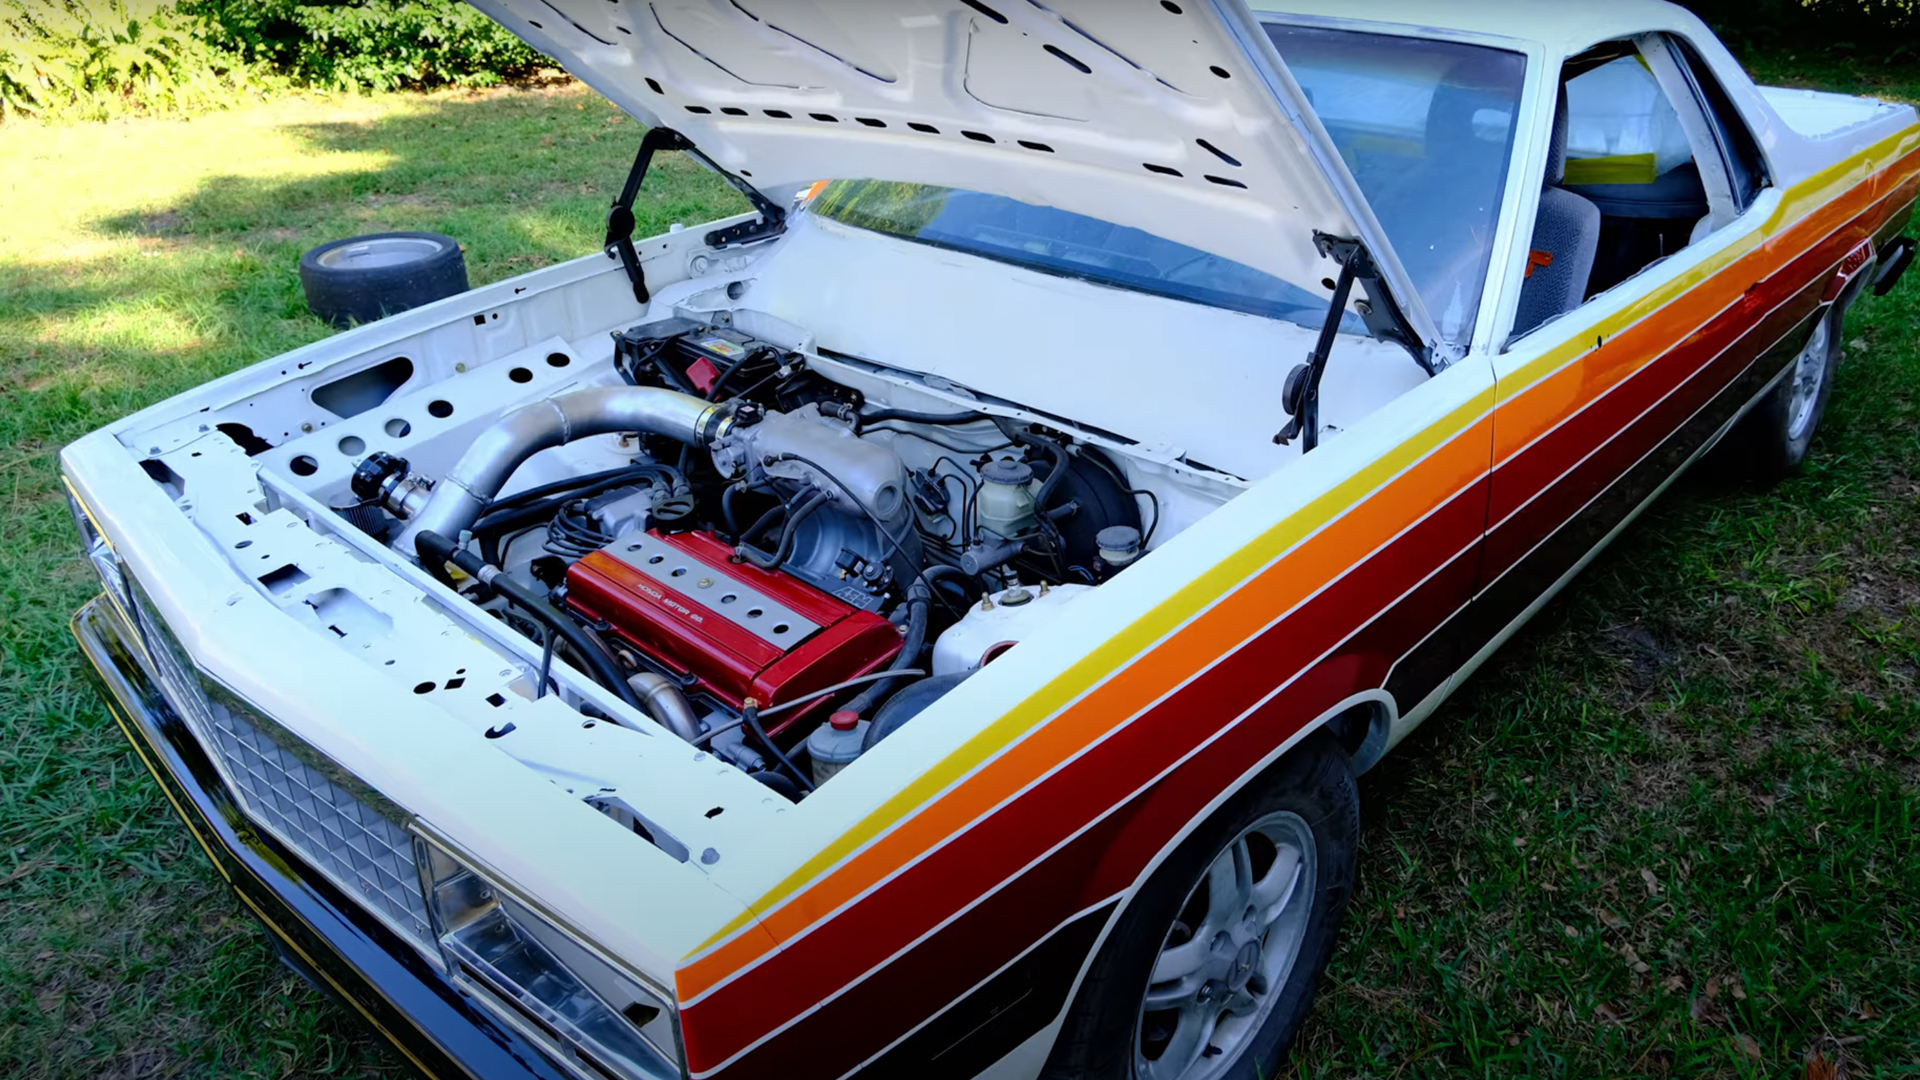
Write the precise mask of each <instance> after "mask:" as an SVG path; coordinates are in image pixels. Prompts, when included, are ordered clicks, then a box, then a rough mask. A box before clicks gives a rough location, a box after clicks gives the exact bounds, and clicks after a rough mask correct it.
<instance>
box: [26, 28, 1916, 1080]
mask: <svg viewBox="0 0 1920 1080" xmlns="http://www.w3.org/2000/svg"><path fill="white" fill-rule="evenodd" d="M475 2H476V4H477V5H478V6H479V7H480V8H481V9H482V10H484V11H486V12H487V13H488V14H490V15H492V16H493V17H494V18H496V19H498V20H499V21H500V22H502V23H503V24H505V25H506V26H507V27H509V28H510V29H511V30H513V31H514V32H515V33H517V34H519V35H520V36H521V37H523V38H525V39H526V40H527V41H528V42H529V43H531V44H532V45H533V46H535V47H536V48H539V49H540V50H542V51H544V52H546V53H547V54H549V55H551V56H553V57H556V58H557V59H559V60H560V61H561V62H562V63H564V64H565V65H566V66H567V68H568V69H569V70H570V71H572V72H573V73H574V74H575V75H577V76H578V77H579V78H581V79H582V80H584V81H585V82H587V83H588V84H590V85H592V86H593V87H595V88H596V89H598V90H599V91H600V92H602V93H604V94H605V95H606V96H607V97H609V98H611V99H612V100H613V101H614V102H615V103H617V104H618V105H620V106H621V107H622V108H624V109H625V110H627V111H628V112H629V113H631V114H632V115H634V116H635V117H637V118H639V119H640V120H641V121H643V122H644V123H646V124H647V125H649V126H650V127H651V128H652V130H651V132H650V134H649V135H648V136H647V139H646V144H645V147H644V148H643V150H642V152H641V154H640V159H639V160H638V161H637V162H636V166H635V169H634V172H633V175H632V176H631V177H629V178H628V183H627V185H626V190H625V192H624V194H623V196H622V197H621V199H620V200H618V201H617V202H616V205H615V208H614V210H613V212H612V214H611V215H610V218H609V233H608V244H607V250H606V251H605V252H598V253H589V254H586V255H585V256H584V257H583V258H581V259H579V260H577V261H574V262H570V263H567V264H564V265H561V266H556V267H553V268H550V269H546V270H542V271H538V272H536V273H532V274H528V275H525V276H523V277H519V278H515V279H513V280H510V281H505V282H501V283H498V284H494V285H489V286H486V287H484V288H480V289H476V290H473V291H470V292H465V293H462V294H459V295H457V296H454V297H451V298H448V299H445V300H442V301H439V302H436V303H433V304H430V305H428V306H425V307H420V308H417V309H414V310H410V311H405V312H402V313H400V314H395V315H392V316H390V317H388V318H385V319H383V320H380V321H378V322H375V323H372V324H369V325H365V326H361V327H358V328H356V329H353V330H350V331H348V332H346V333H342V334H340V335H338V336H336V337H333V338H330V339H328V340H326V341H322V342H319V343H317V344H315V345H312V346H310V347H307V348H304V349H300V350H297V351H295V352H293V353H290V354H288V355H286V356H281V357H276V358H272V359H266V360H262V362H261V363H259V364H257V365H254V366H252V367H249V368H247V369H246V370H244V371H240V372H237V373H235V374H233V375H231V376H229V377H227V378H224V379H221V380H219V381H217V382H214V383H211V384H209V385H207V386H204V387H201V388H199V389H197V390H195V391H193V392H191V393H188V394H185V395H182V396H180V397H177V398H174V399H172V400H169V401H166V402H163V403H161V404H158V405H156V406H154V407H152V408H150V409H147V410H145V411H143V412H140V413H138V414H137V415H134V416H131V417H128V418H127V419H125V420H122V421H120V422H118V423H116V424H113V425H111V426H110V427H108V428H106V429H104V430H102V431H99V432H96V433H94V434H92V435H90V436H88V437H86V438H84V439H82V440H80V441H79V442H76V443H75V444H73V445H72V446H69V447H67V448H66V450H65V452H64V454H63V455H62V462H63V467H64V470H65V475H66V477H67V480H68V482H69V485H70V487H71V491H72V495H73V499H74V504H75V508H76V515H75V516H76V519H77V521H78V522H79V525H80V528H81V530H82V532H83V534H84V537H85V540H86V544H87V550H88V553H89V555H90V556H91V558H92V560H93V563H94V565H95V566H96V567H97V568H98V569H99V572H100V575H101V578H102V581H103V584H104V590H105V592H104V595H103V596H102V598H101V599H99V600H97V601H95V602H94V603H92V604H90V605H89V606H88V607H87V608H86V609H84V610H83V611H82V612H81V613H80V614H79V615H78V616H77V617H76V622H75V627H76V631H77V634H78V636H79V639H80V641H81V644H82V646H83V648H84V649H85V650H86V652H87V653H88V655H89V656H90V657H91V658H92V659H93V660H94V662H95V664H96V666H97V667H98V669H99V670H100V673H101V676H102V679H103V681H104V682H105V683H106V685H107V688H108V690H109V699H110V700H111V702H112V703H113V704H114V706H115V712H116V715H117V716H118V717H119V718H120V719H121V722H122V724H123V725H124V726H125V728H126V730H127V734H128V736H129V737H130V738H131V739H132V740H133V742H134V744H135V745H136V747H138V748H139V749H140V751H141V753H142V754H143V756H144V757H145V758H146V760H147V762H148V764H149V765H150V766H152V768H153V771H154V773H155V775H156V776H157V777H158V778H159V781H160V783H161V784H162V785H163V786H164V787H165V788H166V789H167V791H168V793H169V794H170V796H171V797H172V798H173V799H174V801H175V803H176V805H177V806H178V807H179V808H180V810H181V812H182V815H183V816H184V817H185V818H186V819H187V820H188V823H189V824H190V825H191V826H192V827H193V829H194V831H195V832H196V834H197V835H198V836H199V837H200V838H201V840H202V842H203V844H204V845H205V847H206V849H207V851H208V853H209V855H210V856H211V857H212V858H213V860H214V862H215V863H216V865H217V866H218V867H219V868H220V870H221V872H222V873H223V874H225V875H226V876H227V877H228V878H229V879H230V880H231V881H232V883H233V885H234V887H235V888H236V890H237V891H238V892H239V894H240V895H241V897H242V898H243V899H244V900H245V901H246V903H247V904H248V905H249V906H250V907H251V908H252V909H253V910H254V911H255V912H256V913H258V914H259V916H260V917H261V918H262V919H263V920H264V921H265V922H266V923H267V925H268V926H269V927H270V928H271V929H272V931H273V932H274V934H275V936H276V937H277V938H278V939H279V940H280V941H281V942H282V943H283V946H284V948H285V950H286V951H287V953H288V955H289V957H290V959H291V960H292V962H294V963H295V964H296V966H300V967H301V968H302V969H303V970H306V971H307V972H308V973H309V974H310V975H312V976H313V977H314V978H315V979H317V980H318V981H320V982H322V983H323V984H325V985H328V986H329V987H331V988H332V989H333V990H335V991H337V992H338V993H339V994H340V996H341V997H343V998H344V999H345V1000H346V1001H348V1002H349V1003H351V1004H352V1005H353V1006H354V1007H355V1008H357V1009H359V1010H360V1011H362V1012H363V1013H364V1014H365V1015H366V1017H367V1019H368V1021H369V1022H370V1023H372V1024H373V1025H375V1026H376V1027H377V1028H379V1030H380V1031H381V1032H383V1033H384V1034H385V1035H386V1036H388V1037H389V1038H390V1039H391V1040H392V1041H393V1042H394V1044H395V1045H396V1046H398V1047H399V1048H400V1050H401V1051H402V1052H403V1053H405V1054H406V1055H407V1056H408V1057H409V1059H410V1060H411V1061H412V1062H413V1063H414V1064H416V1065H417V1066H418V1067H419V1068H420V1069H421V1070H422V1071H424V1072H426V1073H428V1074H430V1075H435V1076H442V1077H450V1076H460V1075H471V1076H475V1077H488V1078H492V1077H523V1076H540V1077H552V1076H568V1077H575V1078H605V1077H614V1078H621V1080H638V1078H654V1077H672V1076H691V1077H709V1076H716V1075H719V1076H725V1077H727V1078H729V1080H732V1078H749V1077H781V1078H786V1080H792V1078H796V1077H816V1076H817V1077H828V1078H831V1077H840V1076H845V1075H849V1074H854V1073H860V1074H863V1075H875V1076H913V1077H945V1076H952V1077H967V1076H991V1077H996V1078H1030V1077H1038V1076H1049V1077H1087V1078H1100V1080H1106V1078H1119V1077H1132V1078H1139V1080H1173V1078H1181V1080H1208V1078H1212V1077H1234V1078H1248V1077H1253V1076H1260V1075H1269V1076H1270V1075H1274V1074H1275V1072H1276V1070H1277V1069H1278V1068H1279V1067H1280V1065H1279V1062H1280V1059H1281V1055H1282V1054H1283V1053H1284V1051H1285V1049H1286V1047H1287V1045H1288V1043H1289V1042H1290V1040H1291V1039H1292V1038H1293V1036H1294V1033H1295V1032H1296V1031H1297V1030H1298V1027H1299V1025H1300V1023H1301V1021H1302V1019H1303V1018H1304V1017H1305V1015H1306V1013H1307V1010H1308V1007H1309V1005H1310V1003H1311V1000H1312V996H1313V992H1314V988H1315V986H1316V983H1317V981H1318V979H1319V977H1320V973H1321V971H1322V969H1323V968H1324V966H1325V965H1326V962H1327V959H1328V957H1329V955H1330V953H1331V951H1332V948H1333V944H1334V941H1335V937H1336V933H1337V931H1338V929H1339V925H1340V920H1341V916H1342V912H1343V910H1344V907H1345V904H1346V901H1347V897H1348V895H1349V893H1350V890H1351V888H1352V883H1353V880H1354V872H1355V855H1356V843H1357V836H1356V834H1357V830H1358V804H1357V794H1356V790H1355V785H1354V776H1355V775H1356V774H1357V773H1359V772H1361V771H1364V770H1365V769H1367V768H1368V767H1369V766H1371V765H1372V764H1373V763H1374V762H1375V761H1377V760H1378V759H1379V758H1380V756H1381V755H1382V754H1384V753H1386V752H1387V751H1388V750H1389V749H1391V748H1392V747H1393V746H1394V744H1396V743H1397V742H1399V741H1400V740H1401V739H1402V738H1403V737H1404V736H1405V735H1406V734H1407V732H1408V731H1410V730H1411V729H1412V728H1413V727H1415V726H1416V725H1418V724H1419V723H1420V722H1421V721H1422V720H1424V719H1425V718H1427V717H1428V716H1430V715H1431V714H1432V713H1433V711H1434V710H1435V709H1436V708H1437V707H1438V706H1439V705H1440V703H1441V702H1442V701H1444V700H1445V699H1446V697H1447V695H1448V694H1449V693H1450V692H1451V691H1452V690H1453V689H1455V688H1456V687H1458V686H1459V685H1460V683H1461V681H1462V680H1463V679H1465V678H1466V677H1467V676H1468V674H1469V673H1471V672H1472V671H1473V669H1474V668H1475V667H1476V666H1478V665H1479V664H1480V663H1481V662H1482V661H1484V660H1485V659H1486V657H1487V656H1488V655H1489V654H1490V653H1491V652H1492V651H1493V650H1494V649H1495V648H1496V647H1497V646H1498V645H1499V644H1500V643H1501V642H1503V641H1505V640H1506V639H1507V638H1508V637H1509V636H1510V635H1511V634H1512V633H1513V632H1514V631H1515V630H1516V629H1517V628H1518V627H1519V626H1520V625H1521V624H1522V623H1523V622H1524V621H1525V620H1526V618H1527V617H1528V616H1529V615H1531V614H1532V613H1533V612H1534V611H1536V610H1537V609H1538V608H1539V607H1540V606H1541V605H1542V604H1544V603H1545V602H1546V600H1547V599H1548V598H1549V597H1550V596H1551V595H1552V594H1553V593H1554V592H1555V591H1556V590H1557V589H1558V588H1560V587H1561V586H1562V585H1564V584H1565V582H1566V581H1567V580H1569V579H1570V578H1571V577H1572V575H1573V574H1574V573H1575V572H1577V571H1578V570H1579V568H1580V567H1582V566H1584V565H1585V564H1586V562H1587V561H1588V560H1590V559H1591V558H1592V557H1593V555H1594V554H1595V553H1596V552H1597V551H1598V550H1599V549H1600V548H1601V547H1602V546H1604V544H1605V543H1606V542H1607V541H1608V540H1609V539H1611V538H1612V537H1613V536H1614V535H1616V534H1617V533H1618V532H1619V531H1620V530H1621V529H1623V528H1624V527H1625V526H1626V525H1627V524H1628V522H1630V521H1631V520H1632V518H1633V517H1634V515H1635V514H1636V513H1637V512H1638V511H1639V510H1640V509H1641V508H1642V507H1644V506H1645V505H1646V504H1647V502H1648V501H1649V500H1651V499H1652V498H1653V497H1654V496H1655V495H1657V494H1658V493H1659V492H1660V491H1661V490H1663V489H1664V487H1665V486H1666V485H1667V484H1668V483H1669V482H1671V480H1672V479H1673V477H1674V476H1675V475H1676V474H1677V473H1678V471H1679V470H1680V469H1681V468H1683V467H1684V466H1685V465H1686V464H1688V463H1689V462H1691V461H1693V460H1694V459H1695V458H1697V457H1698V456H1699V455H1700V454H1702V453H1704V452H1705V451H1706V450H1707V449H1708V448H1709V447H1710V446H1712V445H1713V444H1715V443H1716V442H1718V441H1720V440H1722V439H1723V438H1731V439H1739V440H1742V441H1743V442H1744V444H1745V447H1746V450H1745V452H1746V455H1747V458H1748V460H1750V461H1751V462H1752V464H1753V465H1754V467H1755V468H1756V469H1760V470H1763V471H1765V472H1768V473H1773V474H1777V473H1779V472H1782V471H1784V470H1786V469H1789V468H1791V467H1793V466H1794V465H1796V464H1798V462H1799V461H1800V460H1801V459H1802V458H1803V457H1804V456H1805V455H1806V453H1807V452H1808V447H1809V444H1810V442H1811V440H1812V438H1813V434H1814V430H1815V427H1816V426H1817V424H1818V422H1819V418H1820V414H1821V412H1822V410H1823V408H1824V406H1825V402H1826V397H1827V393H1828V388H1829V386H1830V382H1831V371H1832V365H1833V361H1834V356H1835V351H1836V350H1835V342H1836V341H1837V340H1838V339H1839V336H1840V333H1839V331H1840V325H1841V319H1842V318H1843V316H1844V313H1845V310H1846V308H1847V306H1848V305H1849V304H1850V303H1851V302H1852V301H1853V300H1854V299H1855V298H1856V297H1857V296H1859V295H1860V294H1861V292H1862V291H1863V290H1865V289H1867V288H1869V287H1873V288H1879V289H1882V290H1884V289H1886V288H1890V287H1892V285H1893V284H1894V282H1895V281H1897V280H1898V278H1899V277H1900V274H1901V272H1902V271H1903V270H1904V269H1905V268H1906V265H1907V264H1908V263H1909V262H1910V261H1911V260H1912V255H1913V244H1912V242H1911V241H1909V240H1903V239H1901V238H1900V234H1901V230H1902V229H1903V228H1904V227H1905V224H1906V222H1907V221H1908V219H1909V217H1910V215H1911V211H1912V205H1913V201H1914V196H1915V191H1916V186H1920V124H1916V117H1915V114H1914V111H1913V110H1912V109H1910V108H1905V107H1896V106H1890V105H1883V104H1880V103H1878V102H1873V101H1866V100H1861V99H1855V98H1846V97H1839V96H1835V95H1827V94H1815V93H1808V92H1799V91H1783V90H1770V89H1759V88H1756V87H1754V86H1753V85H1752V83H1751V82H1750V81H1749V80H1748V79H1747V77H1746V76H1745V75H1744V74H1743V73H1742V72H1741V70H1740V68H1739V67H1738V65H1737V64H1736V63H1735V62H1734V61H1733V59H1732V58H1731V57H1730V56H1729V55H1728V54H1727V52H1726V50H1725V49H1724V48H1722V47H1721V46H1720V44H1719V43H1718V42H1716V41H1715V40H1714V38H1713V37H1712V35H1711V34H1710V33H1709V32H1708V31H1707V30H1706V28H1705V27H1704V26H1702V25H1701V23H1700V22H1699V21H1697V20H1696V19H1694V18H1693V17H1692V16H1690V15H1687V14H1686V13H1684V12H1683V11H1681V10H1679V9H1677V8H1674V7H1671V6H1668V5H1665V4H1659V3H1651V2H1646V0H1626V2H1614V3H1605V4H1591V5H1580V6H1575V5H1569V4H1546V3H1538V4H1535V3H1523V2H1519V0H1489V2H1486V3H1477V4H1473V5H1455V4H1441V3H1414V2H1411V0H1389V2H1386V3H1380V4H1373V5H1367V6H1364V7H1358V8H1356V7H1353V6H1352V5H1343V4H1334V3H1331V2H1330V0H1304V2H1299V3H1276V4H1273V5H1269V4H1267V3H1257V4H1256V5H1255V9H1257V10H1255V9H1249V8H1248V7H1246V6H1243V5H1242V4H1241V3H1240V2H1238V0H1151V2H1148V0H1129V2H1116V0H1051V2H1050V3H1049V4H1047V5H1042V4H1040V3H1037V2H1031V0H900V2H897V3H886V4H881V3H878V2H875V3H857V2H854V0H844V2H840V0H819V2H814V3H803V2H800V0H652V2H644V0H617V2H616V0H475ZM1270 6H1271V7H1274V8H1282V7H1283V8H1284V10H1268V8H1269V7H1270ZM662 150H684V151H686V152H688V153H691V154H694V155H695V156H696V157H698V158H699V159H700V160H702V161H704V162H705V163H707V164H708V165H710V166H712V167H713V168H715V169H716V170H719V171H721V172H722V173H723V174H724V175H726V176H727V177H728V178H729V179H730V180H731V181H732V182H733V183H734V184H735V185H736V186H737V187H739V188H740V189H741V190H742V191H743V192H745V193H747V194H748V195H749V197H750V198H751V199H753V200H754V202H755V205H756V206H757V208H758V210H757V212H756V213H754V214H751V215H747V216H743V217H741V218H736V219H733V220H729V221H724V222H719V223H715V224H713V225H708V226H701V227H696V228H687V229H676V230H675V231H673V232H671V233H669V234H667V235H665V236H657V237H652V238H646V239H636V238H633V237H632V236H631V230H632V221H633V218H632V214H631V212H630V206H631V203H632V199H633V197H634V194H635V191H636V189H637V188H638V186H639V185H640V184H641V183H642V181H643V179H644V174H645V171H646V167H647V164H648V159H649V157H650V155H651V154H652V153H654V152H656V151H662ZM573 179H594V178H586V177H576V178H573ZM597 179H600V180H603V181H605V182H607V183H608V184H609V186H611V185H612V184H613V183H617V182H618V180H619V178H618V177H603V178H597ZM370 250H371V249H370ZM372 254H373V255H380V253H379V252H372ZM387 255H390V256H392V258H393V259H394V260H398V261H404V259H405V251H404V250H401V249H395V250H394V251H391V252H387V253H386V255H381V259H384V258H386V256H387ZM381 259H375V260H374V261H376V262H378V261H381Z"/></svg>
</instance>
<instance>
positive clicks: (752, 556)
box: [733, 491, 833, 570]
mask: <svg viewBox="0 0 1920 1080" xmlns="http://www.w3.org/2000/svg"><path fill="white" fill-rule="evenodd" d="M832 501H833V493H832V492H828V491H818V492H815V493H814V495H813V497H812V498H810V499H808V500H807V501H806V502H804V503H802V504H800V509H798V510H795V511H794V512H793V516H792V517H790V518H788V519H787V524H786V527H785V528H783V529H781V530H780V544H779V546H777V547H775V548H774V549H773V556H772V557H771V558H769V557H767V556H766V555H763V554H761V553H760V552H759V551H758V550H757V549H755V548H751V547H748V546H747V545H746V544H744V543H742V544H740V545H739V546H738V547H735V548H734V549H733V553H734V554H736V555H738V556H740V557H741V558H742V559H745V560H746V561H747V562H748V563H750V564H752V565H754V566H757V567H759V568H760V569H762V570H778V569H780V568H781V567H782V566H785V565H786V563H787V560H788V559H790V558H792V557H793V545H794V542H795V541H796V540H798V539H799V537H800V526H801V525H803V524H805V523H806V520H807V519H808V518H810V517H812V516H813V514H814V511H816V510H819V509H820V508H821V507H822V506H825V505H826V504H828V503H830V502H832Z"/></svg>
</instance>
